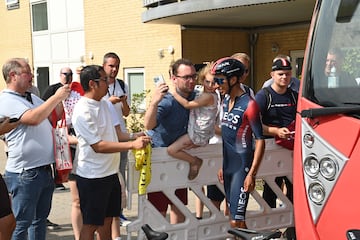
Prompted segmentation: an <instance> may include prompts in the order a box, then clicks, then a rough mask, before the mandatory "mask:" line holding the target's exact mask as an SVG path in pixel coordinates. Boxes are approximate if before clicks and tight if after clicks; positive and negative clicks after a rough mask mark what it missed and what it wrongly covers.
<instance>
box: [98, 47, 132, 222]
mask: <svg viewBox="0 0 360 240" xmlns="http://www.w3.org/2000/svg"><path fill="white" fill-rule="evenodd" d="M119 67H120V58H119V56H118V55H117V54H116V53H114V52H108V53H106V54H105V55H104V57H103V68H104V71H105V73H106V75H107V77H108V91H107V93H106V95H105V96H104V99H107V100H109V101H110V102H111V103H112V104H113V106H114V108H115V110H116V112H117V114H118V116H119V120H120V128H121V131H122V132H125V133H126V132H127V128H126V123H125V119H124V117H127V116H128V115H129V113H130V107H129V106H130V98H129V86H128V85H127V84H126V83H125V82H124V81H123V80H122V79H118V78H116V77H117V74H118V72H119ZM127 164H128V151H123V152H121V153H120V169H119V170H120V173H121V175H122V176H123V178H124V180H125V184H126V183H127V177H126V175H125V171H126V166H127ZM120 221H121V225H122V226H126V223H127V222H129V221H128V220H127V218H126V217H125V216H124V215H123V213H122V210H121V213H120ZM116 224H117V223H116Z"/></svg>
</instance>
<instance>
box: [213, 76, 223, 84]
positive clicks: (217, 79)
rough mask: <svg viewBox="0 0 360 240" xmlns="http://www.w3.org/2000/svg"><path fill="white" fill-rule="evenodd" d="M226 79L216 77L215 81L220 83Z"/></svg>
mask: <svg viewBox="0 0 360 240" xmlns="http://www.w3.org/2000/svg"><path fill="white" fill-rule="evenodd" d="M224 80H225V78H217V77H214V82H215V83H217V84H218V85H222V84H224Z"/></svg>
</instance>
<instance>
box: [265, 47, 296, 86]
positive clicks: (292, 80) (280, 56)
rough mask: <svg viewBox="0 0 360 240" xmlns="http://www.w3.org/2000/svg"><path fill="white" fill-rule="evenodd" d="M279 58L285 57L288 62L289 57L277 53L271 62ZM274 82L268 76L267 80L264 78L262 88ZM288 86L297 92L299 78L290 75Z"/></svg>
mask: <svg viewBox="0 0 360 240" xmlns="http://www.w3.org/2000/svg"><path fill="white" fill-rule="evenodd" d="M279 59H286V60H288V61H289V62H290V57H289V56H287V55H283V54H279V55H277V56H276V57H275V58H274V60H273V63H274V62H275V61H276V60H279ZM273 82H274V79H273V78H270V79H268V80H266V81H265V82H264V84H263V86H262V88H265V87H268V86H270V85H271V84H272V83H273ZM288 87H289V88H291V89H292V90H294V91H296V92H299V88H300V80H299V79H298V78H296V77H291V78H290V83H289V85H288Z"/></svg>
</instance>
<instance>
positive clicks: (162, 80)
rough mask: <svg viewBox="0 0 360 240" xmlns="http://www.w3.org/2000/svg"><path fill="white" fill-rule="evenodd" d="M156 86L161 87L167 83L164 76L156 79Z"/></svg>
mask: <svg viewBox="0 0 360 240" xmlns="http://www.w3.org/2000/svg"><path fill="white" fill-rule="evenodd" d="M154 83H155V86H159V85H160V84H162V83H165V80H164V77H163V76H162V75H158V76H155V77H154Z"/></svg>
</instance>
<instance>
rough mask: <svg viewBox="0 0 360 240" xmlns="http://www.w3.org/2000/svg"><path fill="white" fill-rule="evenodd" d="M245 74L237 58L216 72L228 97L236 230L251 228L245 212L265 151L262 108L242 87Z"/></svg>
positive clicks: (229, 183) (226, 139) (225, 122)
mask: <svg viewBox="0 0 360 240" xmlns="http://www.w3.org/2000/svg"><path fill="white" fill-rule="evenodd" d="M244 71H245V67H244V65H243V64H242V63H241V62H240V61H238V60H236V59H233V58H222V59H219V60H218V61H216V63H215V65H214V67H213V68H212V74H214V75H215V77H214V81H215V83H216V84H217V85H218V86H219V91H220V93H221V94H222V95H226V96H225V98H224V101H223V104H222V107H223V111H224V114H223V117H222V119H221V133H222V139H223V178H224V189H225V195H226V200H227V204H228V206H229V210H230V225H231V227H233V228H234V227H240V228H247V227H246V223H245V212H246V207H247V204H248V200H249V193H250V192H251V191H253V190H254V188H255V176H256V173H257V171H258V168H259V165H260V161H261V159H262V157H263V155H264V149H265V141H264V139H263V135H262V125H261V120H260V113H259V107H258V105H257V104H256V102H255V100H254V99H253V98H252V97H250V96H249V94H248V93H246V92H244V90H242V89H241V87H240V79H241V76H242V75H243V74H244ZM253 135H254V136H255V145H254V144H253V141H254V138H253ZM254 146H255V149H254V148H253V147H254Z"/></svg>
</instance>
